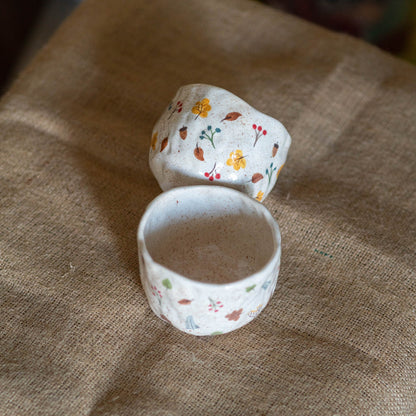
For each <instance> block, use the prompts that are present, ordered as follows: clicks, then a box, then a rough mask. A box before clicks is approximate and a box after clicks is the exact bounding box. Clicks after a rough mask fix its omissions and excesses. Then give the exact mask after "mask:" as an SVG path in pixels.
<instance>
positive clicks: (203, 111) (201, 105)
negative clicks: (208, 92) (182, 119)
mask: <svg viewBox="0 0 416 416" xmlns="http://www.w3.org/2000/svg"><path fill="white" fill-rule="evenodd" d="M208 111H211V106H210V104H209V100H208V98H204V99H203V100H201V101H197V102H196V103H195V105H194V106H193V107H192V112H193V113H194V114H196V117H195V118H198V117H199V116H201V117H203V118H206V117H207V116H208Z"/></svg>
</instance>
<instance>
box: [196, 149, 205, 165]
mask: <svg viewBox="0 0 416 416" xmlns="http://www.w3.org/2000/svg"><path fill="white" fill-rule="evenodd" d="M194 155H195V157H196V158H197V159H198V160H200V161H201V162H203V161H204V160H205V159H204V151H203V150H202V149H201V148H200V147H198V145H196V147H195V150H194Z"/></svg>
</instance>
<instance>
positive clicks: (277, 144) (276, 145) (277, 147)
mask: <svg viewBox="0 0 416 416" xmlns="http://www.w3.org/2000/svg"><path fill="white" fill-rule="evenodd" d="M278 150H279V143H275V144H274V145H273V150H272V155H273V157H275V156H276V154H277V151H278Z"/></svg>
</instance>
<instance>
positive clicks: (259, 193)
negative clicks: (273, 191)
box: [256, 191, 264, 202]
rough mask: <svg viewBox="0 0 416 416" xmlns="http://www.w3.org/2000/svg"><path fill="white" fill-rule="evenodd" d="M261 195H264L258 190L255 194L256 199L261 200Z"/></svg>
mask: <svg viewBox="0 0 416 416" xmlns="http://www.w3.org/2000/svg"><path fill="white" fill-rule="evenodd" d="M263 196H264V192H263V191H258V192H257V196H256V200H257V201H259V202H261V200H262V199H263Z"/></svg>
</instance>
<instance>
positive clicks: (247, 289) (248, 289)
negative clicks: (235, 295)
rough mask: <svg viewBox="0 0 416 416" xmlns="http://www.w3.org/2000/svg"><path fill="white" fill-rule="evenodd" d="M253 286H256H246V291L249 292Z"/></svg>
mask: <svg viewBox="0 0 416 416" xmlns="http://www.w3.org/2000/svg"><path fill="white" fill-rule="evenodd" d="M255 287H256V285H252V286H249V287H246V292H251V291H252V290H253V289H254V288H255Z"/></svg>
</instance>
